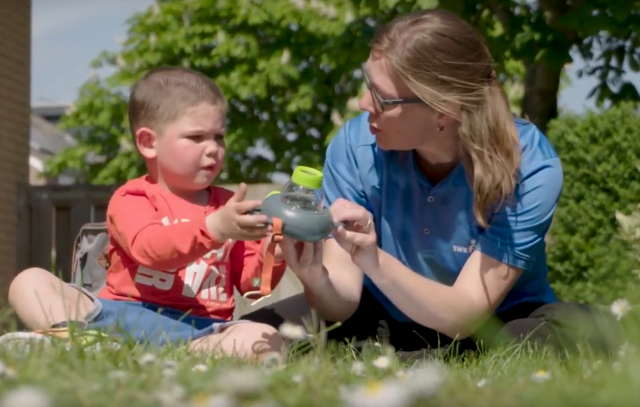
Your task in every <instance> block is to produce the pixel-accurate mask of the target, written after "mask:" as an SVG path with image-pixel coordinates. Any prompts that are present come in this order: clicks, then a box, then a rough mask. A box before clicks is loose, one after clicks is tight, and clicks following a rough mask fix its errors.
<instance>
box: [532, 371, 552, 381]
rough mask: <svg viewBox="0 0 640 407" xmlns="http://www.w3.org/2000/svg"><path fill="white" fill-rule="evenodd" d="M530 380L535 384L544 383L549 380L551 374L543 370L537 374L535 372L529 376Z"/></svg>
mask: <svg viewBox="0 0 640 407" xmlns="http://www.w3.org/2000/svg"><path fill="white" fill-rule="evenodd" d="M531 378H532V379H533V380H534V381H536V382H544V381H546V380H549V379H551V373H550V372H548V371H546V370H544V369H540V370H538V371H537V372H535V373H534V374H533V375H531Z"/></svg>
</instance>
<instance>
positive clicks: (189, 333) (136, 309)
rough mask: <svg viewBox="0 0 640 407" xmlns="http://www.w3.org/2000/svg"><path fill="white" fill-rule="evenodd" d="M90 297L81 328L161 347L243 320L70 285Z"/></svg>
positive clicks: (188, 339) (216, 331)
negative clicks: (113, 297) (187, 311)
mask: <svg viewBox="0 0 640 407" xmlns="http://www.w3.org/2000/svg"><path fill="white" fill-rule="evenodd" d="M72 287H74V288H76V289H78V290H80V291H82V292H83V293H84V294H85V295H87V296H88V297H89V298H91V299H92V301H93V304H94V308H93V309H92V310H91V311H90V312H89V313H88V314H87V315H86V316H85V317H84V319H83V321H79V322H81V323H82V325H83V329H87V330H98V331H102V332H104V333H106V334H109V335H110V336H116V337H120V338H122V339H123V340H125V341H133V342H136V343H141V344H147V345H156V346H163V345H168V344H180V343H189V342H190V341H193V340H195V339H198V338H202V337H204V336H207V335H211V334H215V333H219V332H221V331H222V330H223V329H225V328H227V327H229V326H231V325H235V324H238V323H242V322H249V321H245V320H237V321H227V320H224V319H216V318H207V317H197V316H191V315H187V314H185V313H183V312H181V311H178V310H175V309H172V308H166V307H159V306H157V305H155V304H148V303H143V302H138V301H118V300H108V299H104V298H98V297H96V296H95V295H93V294H91V293H90V292H88V291H87V290H85V289H84V288H81V287H78V286H76V285H72Z"/></svg>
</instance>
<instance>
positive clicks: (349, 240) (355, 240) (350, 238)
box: [335, 227, 371, 250]
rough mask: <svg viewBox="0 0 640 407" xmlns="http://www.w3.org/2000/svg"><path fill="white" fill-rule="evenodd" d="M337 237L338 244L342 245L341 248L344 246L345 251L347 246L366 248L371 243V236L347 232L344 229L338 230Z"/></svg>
mask: <svg viewBox="0 0 640 407" xmlns="http://www.w3.org/2000/svg"><path fill="white" fill-rule="evenodd" d="M335 235H336V240H337V241H338V244H340V246H342V247H343V248H344V249H345V250H346V247H345V246H348V245H356V246H366V245H368V244H370V243H371V238H370V237H369V234H367V233H361V232H355V231H351V230H347V229H345V228H343V227H339V228H338V229H337V230H336V233H335Z"/></svg>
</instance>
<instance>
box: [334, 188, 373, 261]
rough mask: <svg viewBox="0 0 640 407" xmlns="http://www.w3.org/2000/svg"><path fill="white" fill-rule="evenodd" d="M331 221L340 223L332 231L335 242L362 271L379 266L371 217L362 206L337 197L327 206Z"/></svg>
mask: <svg viewBox="0 0 640 407" xmlns="http://www.w3.org/2000/svg"><path fill="white" fill-rule="evenodd" d="M329 211H330V212H331V216H332V217H333V221H334V222H335V223H341V224H342V225H340V226H338V227H337V228H336V229H335V230H334V233H333V236H334V237H335V239H336V242H338V244H339V245H340V247H342V248H343V249H344V250H345V251H347V253H350V254H351V261H353V263H354V264H355V265H356V266H358V267H360V269H361V270H362V271H363V272H365V273H366V272H367V271H368V270H372V269H373V268H376V267H378V266H379V263H378V241H377V240H378V239H377V236H376V230H375V229H376V228H375V226H374V224H373V217H372V216H371V214H370V213H369V211H367V210H366V209H365V208H363V207H362V206H360V205H358V204H356V203H354V202H351V201H347V200H346V199H342V198H339V199H337V200H336V201H335V202H334V203H333V205H331V207H330V208H329Z"/></svg>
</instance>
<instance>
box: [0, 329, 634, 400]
mask: <svg viewBox="0 0 640 407" xmlns="http://www.w3.org/2000/svg"><path fill="white" fill-rule="evenodd" d="M288 343H290V350H289V352H288V354H287V357H286V359H272V360H270V361H268V363H266V364H264V365H256V364H249V363H246V362H244V363H243V362H240V361H238V360H234V359H224V360H221V359H217V360H214V359H206V358H202V357H196V356H193V355H190V354H189V353H188V352H187V351H186V349H185V348H170V349H169V348H167V349H162V350H152V349H145V348H143V347H142V346H139V345H138V346H133V345H129V344H126V343H125V344H118V343H112V342H106V341H102V340H96V341H88V342H85V343H79V342H78V341H75V340H74V341H73V342H72V344H69V343H66V342H50V343H48V344H45V343H42V342H34V343H32V344H29V345H28V346H6V345H5V346H2V347H0V360H1V361H2V364H0V377H1V379H0V407H14V406H15V407H17V406H20V407H45V406H65V407H66V406H117V405H120V404H122V405H125V406H128V405H131V406H154V407H157V406H186V407H188V406H210V407H215V406H220V407H223V406H234V405H236V406H255V407H258V406H274V407H276V406H283V407H284V406H332V407H333V406H335V407H338V406H342V405H344V406H370V407H375V406H388V407H395V406H398V407H399V406H411V405H413V406H418V405H421V406H422V405H428V406H482V405H487V406H509V407H513V406H545V407H551V406H556V405H559V406H602V405H615V406H626V405H629V406H632V405H637V401H638V400H640V351H636V350H635V349H636V347H637V346H638V345H640V342H634V341H632V342H631V343H629V342H627V343H625V344H624V345H623V346H622V347H621V348H620V350H619V352H618V353H617V354H616V355H614V356H612V357H608V358H607V357H602V356H595V355H591V354H590V353H589V352H587V351H586V350H585V351H581V352H579V353H577V354H574V355H570V356H567V357H560V356H558V355H553V354H551V353H550V352H549V351H545V350H537V351H534V350H532V349H529V348H527V347H524V346H512V347H510V348H504V349H501V350H495V351H492V352H491V353H488V354H484V355H475V356H474V355H469V356H467V357H466V358H464V359H460V360H453V361H443V360H432V361H421V362H417V363H416V362H414V363H408V362H401V361H399V360H398V359H396V358H394V357H393V352H391V351H390V350H389V349H388V348H386V347H385V346H382V345H379V344H375V343H371V344H370V345H368V346H365V348H364V349H363V350H362V351H360V352H356V351H354V350H353V349H351V348H349V347H348V346H339V347H338V346H330V347H329V348H325V347H323V346H322V342H320V344H319V345H317V344H316V345H314V346H309V345H308V344H305V343H304V342H303V343H302V344H301V343H298V344H297V345H294V344H293V342H288ZM300 346H303V347H304V346H306V347H307V349H308V351H307V352H300V351H299V349H300Z"/></svg>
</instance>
